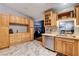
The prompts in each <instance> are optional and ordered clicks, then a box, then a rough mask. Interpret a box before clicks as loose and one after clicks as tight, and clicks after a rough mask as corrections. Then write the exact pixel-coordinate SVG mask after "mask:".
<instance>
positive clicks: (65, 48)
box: [63, 41, 74, 56]
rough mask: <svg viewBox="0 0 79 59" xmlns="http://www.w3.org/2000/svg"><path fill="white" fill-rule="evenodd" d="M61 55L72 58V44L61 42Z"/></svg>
mask: <svg viewBox="0 0 79 59" xmlns="http://www.w3.org/2000/svg"><path fill="white" fill-rule="evenodd" d="M63 54H65V55H69V56H73V55H74V43H72V42H66V41H63Z"/></svg>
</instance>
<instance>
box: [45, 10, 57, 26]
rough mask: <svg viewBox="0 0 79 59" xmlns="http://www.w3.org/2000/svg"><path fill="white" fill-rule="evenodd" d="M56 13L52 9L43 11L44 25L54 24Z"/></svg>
mask: <svg viewBox="0 0 79 59" xmlns="http://www.w3.org/2000/svg"><path fill="white" fill-rule="evenodd" d="M56 20H57V14H56V13H55V12H53V10H49V11H45V12H44V26H56Z"/></svg>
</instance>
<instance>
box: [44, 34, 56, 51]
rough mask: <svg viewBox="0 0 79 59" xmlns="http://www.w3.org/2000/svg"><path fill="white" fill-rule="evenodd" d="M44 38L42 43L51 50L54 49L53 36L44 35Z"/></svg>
mask: <svg viewBox="0 0 79 59" xmlns="http://www.w3.org/2000/svg"><path fill="white" fill-rule="evenodd" d="M44 40H45V43H44V46H45V47H46V48H48V49H50V50H53V51H54V49H55V48H54V46H55V45H54V42H55V40H54V37H53V36H44Z"/></svg>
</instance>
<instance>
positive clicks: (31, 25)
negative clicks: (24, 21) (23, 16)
mask: <svg viewBox="0 0 79 59" xmlns="http://www.w3.org/2000/svg"><path fill="white" fill-rule="evenodd" d="M29 25H30V27H31V28H33V27H34V21H33V20H31V19H30V20H29Z"/></svg>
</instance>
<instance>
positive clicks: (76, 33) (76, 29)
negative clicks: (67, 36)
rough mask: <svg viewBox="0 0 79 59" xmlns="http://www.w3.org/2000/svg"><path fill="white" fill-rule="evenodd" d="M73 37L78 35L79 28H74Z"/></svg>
mask: <svg viewBox="0 0 79 59" xmlns="http://www.w3.org/2000/svg"><path fill="white" fill-rule="evenodd" d="M74 34H75V35H79V27H75V33H74Z"/></svg>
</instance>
